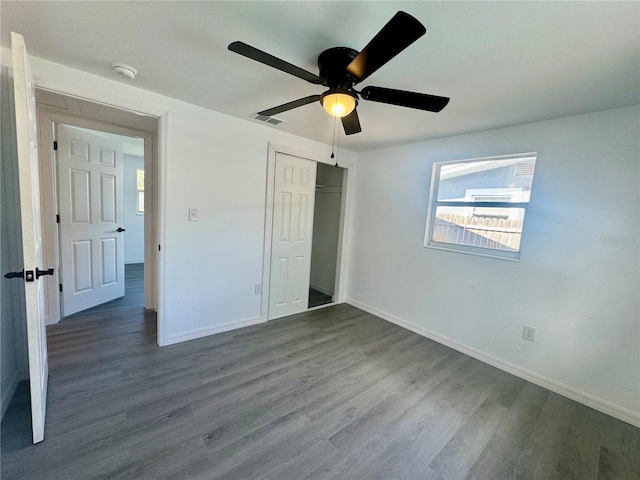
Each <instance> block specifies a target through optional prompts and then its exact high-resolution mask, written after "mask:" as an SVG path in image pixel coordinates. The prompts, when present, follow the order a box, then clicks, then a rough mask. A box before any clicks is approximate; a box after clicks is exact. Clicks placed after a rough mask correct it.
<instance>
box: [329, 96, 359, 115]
mask: <svg viewBox="0 0 640 480" xmlns="http://www.w3.org/2000/svg"><path fill="white" fill-rule="evenodd" d="M322 106H323V107H324V109H325V110H326V111H327V113H328V114H329V115H331V116H332V117H339V118H340V117H346V116H347V115H349V114H350V113H351V112H353V109H354V108H356V99H355V98H354V97H352V96H351V95H347V94H346V93H331V94H328V95H325V96H324V98H323V99H322Z"/></svg>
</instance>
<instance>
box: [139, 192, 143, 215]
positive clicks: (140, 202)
mask: <svg viewBox="0 0 640 480" xmlns="http://www.w3.org/2000/svg"><path fill="white" fill-rule="evenodd" d="M138 213H144V192H138Z"/></svg>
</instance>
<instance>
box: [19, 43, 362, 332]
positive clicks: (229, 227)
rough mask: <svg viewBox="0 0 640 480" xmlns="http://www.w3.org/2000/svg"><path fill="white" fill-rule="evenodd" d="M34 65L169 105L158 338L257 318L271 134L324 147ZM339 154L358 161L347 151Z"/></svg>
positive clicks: (71, 84) (53, 77)
mask: <svg viewBox="0 0 640 480" xmlns="http://www.w3.org/2000/svg"><path fill="white" fill-rule="evenodd" d="M27 41H28V39H27ZM31 67H32V69H33V71H34V77H35V81H36V84H37V85H39V86H47V87H48V88H52V86H53V85H55V86H57V88H58V89H61V90H64V91H65V92H66V93H76V94H78V95H80V94H81V95H80V96H83V97H88V98H94V99H96V98H101V97H100V95H102V94H103V93H102V92H109V94H110V96H111V97H113V98H117V99H118V103H119V104H127V105H130V106H131V108H134V109H135V106H136V105H143V106H149V108H153V109H155V110H165V111H167V112H168V117H167V127H166V128H167V138H166V144H161V146H160V147H161V148H162V149H165V148H166V150H165V154H166V165H164V166H163V167H161V168H164V170H163V171H161V172H160V175H161V177H162V178H163V180H162V182H163V183H164V192H163V198H162V199H161V202H162V203H163V205H164V217H163V218H162V219H161V227H160V228H161V229H163V230H164V233H163V232H161V238H164V240H163V243H162V250H161V252H160V262H161V264H162V269H163V273H162V278H161V279H160V281H161V284H162V292H161V296H162V299H161V300H160V305H161V307H160V308H161V315H162V318H163V323H164V325H165V331H164V339H163V342H167V343H171V342H177V341H181V340H187V339H189V338H195V337H198V336H202V335H207V334H211V333H215V332H217V331H221V330H223V329H228V328H234V327H238V326H242V325H244V324H247V323H251V322H257V321H259V320H260V301H261V296H260V295H256V294H254V284H255V283H259V282H261V280H262V248H263V236H264V216H265V194H266V165H267V152H268V143H269V142H273V143H277V144H281V145H287V146H290V147H293V148H297V149H300V150H304V151H307V152H315V153H319V154H322V155H326V158H327V161H328V162H330V158H329V156H330V151H331V147H330V146H329V145H324V144H321V143H318V142H315V141H311V140H307V139H304V138H301V137H297V136H295V135H291V134H287V133H283V132H280V131H278V130H277V128H272V127H268V126H263V125H260V124H257V123H254V122H250V121H247V120H240V119H237V118H234V117H230V116H227V115H223V114H221V113H218V112H214V111H211V110H207V109H204V108H201V107H198V106H195V105H191V104H188V103H185V102H181V101H178V100H175V99H171V98H168V97H164V96H161V95H158V94H155V93H152V92H148V91H144V90H140V89H137V88H134V87H132V86H130V85H128V84H125V83H124V82H121V81H112V80H107V79H104V78H101V77H96V76H94V75H89V74H86V73H84V72H81V71H78V70H74V69H70V68H68V67H64V66H62V65H59V64H55V63H52V62H49V61H46V60H43V59H39V58H37V57H32V58H31ZM330 134H331V132H327V139H329V138H330ZM340 155H341V158H342V159H344V161H347V162H348V161H355V155H354V154H352V153H350V152H347V151H341V152H340ZM189 207H193V208H197V209H198V213H199V217H200V219H199V221H198V222H189V221H188V220H187V216H188V215H187V214H188V209H189ZM162 235H164V237H162ZM346 254H347V255H348V252H347V253H346Z"/></svg>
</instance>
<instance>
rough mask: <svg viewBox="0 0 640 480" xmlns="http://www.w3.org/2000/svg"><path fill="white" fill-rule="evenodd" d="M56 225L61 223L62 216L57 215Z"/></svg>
mask: <svg viewBox="0 0 640 480" xmlns="http://www.w3.org/2000/svg"><path fill="white" fill-rule="evenodd" d="M56 223H60V215H56Z"/></svg>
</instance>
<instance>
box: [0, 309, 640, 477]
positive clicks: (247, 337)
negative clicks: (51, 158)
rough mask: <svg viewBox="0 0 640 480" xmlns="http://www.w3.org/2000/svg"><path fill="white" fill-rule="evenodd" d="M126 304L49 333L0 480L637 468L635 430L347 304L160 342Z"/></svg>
mask: <svg viewBox="0 0 640 480" xmlns="http://www.w3.org/2000/svg"><path fill="white" fill-rule="evenodd" d="M130 298H132V297H130ZM115 302H118V301H115ZM128 302H129V300H127V301H125V299H123V300H122V301H121V302H120V305H119V307H118V306H117V305H115V306H114V304H106V305H104V306H103V307H102V308H98V309H93V310H92V311H88V312H84V313H83V315H79V316H74V318H72V319H68V320H65V321H64V322H62V323H60V324H58V325H55V326H52V327H50V328H49V329H48V341H49V354H50V379H49V406H48V416H47V427H46V437H45V438H46V440H45V441H44V442H43V443H41V444H38V445H35V446H33V445H29V444H28V432H27V441H26V442H25V441H24V440H23V441H22V442H21V441H20V439H19V435H20V432H19V429H17V430H16V429H14V431H7V429H6V428H5V424H6V423H7V422H3V431H2V434H3V438H2V445H3V451H2V458H1V460H2V463H1V469H2V470H1V473H2V475H1V477H2V479H3V480H12V479H21V480H28V479H64V480H71V479H83V480H85V479H137V478H142V479H165V478H166V479H213V478H215V479H234V480H240V479H274V480H287V479H291V480H301V479H330V478H332V479H351V478H353V479H374V478H375V479H394V480H395V479H438V480H443V479H453V480H462V479H543V480H547V479H578V480H588V479H595V480H605V479H616V480H627V479H629V480H638V479H639V478H640V476H639V471H640V466H639V463H638V462H639V458H640V455H639V439H638V433H639V429H637V428H635V427H632V426H630V425H628V424H625V423H623V422H620V421H618V420H615V419H613V418H611V417H608V416H606V415H604V414H601V413H599V412H596V411H594V410H592V409H590V408H587V407H584V406H582V405H580V404H577V403H575V402H573V401H571V400H568V399H566V398H563V397H561V396H558V395H556V394H554V393H551V392H549V391H548V390H545V389H543V388H540V387H537V386H535V385H533V384H531V383H528V382H526V381H524V380H521V379H519V378H516V377H514V376H512V375H509V374H507V373H504V372H501V371H500V370H497V369H495V368H493V367H490V366H488V365H486V364H483V363H481V362H479V361H476V360H474V359H471V358H469V357H467V356H465V355H463V354H461V353H459V352H456V351H454V350H451V349H449V348H447V347H445V346H442V345H440V344H437V343H435V342H433V341H430V340H427V339H425V338H422V337H420V336H418V335H416V334H414V333H412V332H409V331H407V330H404V329H402V328H400V327H397V326H395V325H392V324H390V323H388V322H386V321H384V320H381V319H379V318H376V317H374V316H372V315H369V314H367V313H365V312H362V311H360V310H358V309H356V308H354V307H351V306H348V305H344V304H343V305H336V306H332V307H328V308H325V309H321V310H316V311H312V312H308V313H305V314H301V315H295V316H292V317H288V318H283V319H279V320H275V321H273V322H269V323H268V324H266V325H256V326H253V327H249V328H245V329H242V330H236V331H232V332H227V333H223V334H219V335H216V336H212V337H207V338H203V339H199V340H194V341H191V342H186V343H182V344H178V345H173V346H169V347H164V348H159V347H157V346H156V344H155V334H156V328H155V316H154V315H153V314H150V313H145V312H144V311H143V310H142V308H141V305H140V304H138V305H133V303H135V302H130V303H128ZM101 311H102V313H101ZM18 400H19V395H18ZM15 407H16V406H15V405H12V406H11V407H10V411H8V412H7V415H10V414H11V415H14V416H15V415H16V412H19V409H18V410H16V408H15ZM23 411H24V409H23ZM8 423H11V422H8Z"/></svg>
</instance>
